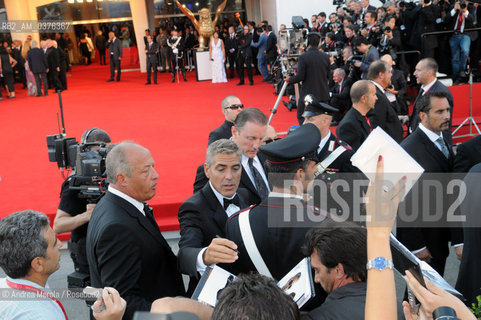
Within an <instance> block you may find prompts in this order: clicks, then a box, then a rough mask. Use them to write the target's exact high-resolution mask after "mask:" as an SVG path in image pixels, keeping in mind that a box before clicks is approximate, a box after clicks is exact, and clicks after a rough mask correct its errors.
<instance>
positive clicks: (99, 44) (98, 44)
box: [94, 30, 107, 65]
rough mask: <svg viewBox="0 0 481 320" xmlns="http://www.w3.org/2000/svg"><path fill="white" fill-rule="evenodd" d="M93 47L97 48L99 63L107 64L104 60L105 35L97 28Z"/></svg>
mask: <svg viewBox="0 0 481 320" xmlns="http://www.w3.org/2000/svg"><path fill="white" fill-rule="evenodd" d="M94 42H95V48H97V50H98V51H99V61H100V65H105V64H107V63H106V62H105V49H106V46H105V43H106V41H105V37H104V35H103V34H102V30H99V31H97V35H96V36H95V40H94Z"/></svg>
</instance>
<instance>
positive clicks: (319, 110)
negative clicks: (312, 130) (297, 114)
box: [302, 94, 339, 118]
mask: <svg viewBox="0 0 481 320" xmlns="http://www.w3.org/2000/svg"><path fill="white" fill-rule="evenodd" d="M304 106H305V109H304V113H303V114H302V116H303V117H304V118H305V117H312V116H317V115H320V114H328V115H333V114H334V113H336V112H339V109H337V108H334V107H331V106H330V105H328V104H327V103H323V102H319V100H317V98H316V97H315V96H314V95H312V94H308V95H306V96H305V97H304Z"/></svg>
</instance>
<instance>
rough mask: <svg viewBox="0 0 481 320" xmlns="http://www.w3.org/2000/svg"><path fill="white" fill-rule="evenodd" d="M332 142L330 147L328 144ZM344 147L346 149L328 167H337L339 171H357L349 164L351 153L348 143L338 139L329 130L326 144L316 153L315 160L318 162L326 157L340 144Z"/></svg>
mask: <svg viewBox="0 0 481 320" xmlns="http://www.w3.org/2000/svg"><path fill="white" fill-rule="evenodd" d="M331 144H332V148H331V147H330V145H331ZM341 144H342V145H343V146H345V147H346V151H344V152H343V153H342V154H341V155H340V156H339V157H337V159H336V160H334V162H332V163H331V164H330V165H329V168H330V169H337V170H339V172H358V171H359V170H357V169H356V168H355V167H354V166H353V165H352V164H351V157H352V155H353V152H352V149H351V147H350V146H349V145H347V144H345V143H343V142H341V141H339V140H338V139H337V138H336V136H335V135H334V134H333V133H332V132H331V135H330V136H329V140H327V142H326V144H325V145H324V147H322V149H321V150H320V151H319V152H318V153H317V160H318V161H319V162H321V161H323V160H324V159H326V158H327V157H328V156H329V155H330V154H331V153H332V152H333V151H334V150H336V149H337V148H338V147H340V146H341Z"/></svg>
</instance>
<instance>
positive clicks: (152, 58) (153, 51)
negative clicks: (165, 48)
mask: <svg viewBox="0 0 481 320" xmlns="http://www.w3.org/2000/svg"><path fill="white" fill-rule="evenodd" d="M145 50H147V53H146V56H147V61H149V62H150V63H151V64H153V65H156V64H157V54H158V53H159V44H158V43H156V42H152V46H151V47H150V49H149V44H148V43H147V45H146V46H145Z"/></svg>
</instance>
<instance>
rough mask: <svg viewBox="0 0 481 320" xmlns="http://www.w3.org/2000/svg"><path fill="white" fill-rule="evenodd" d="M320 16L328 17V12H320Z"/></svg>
mask: <svg viewBox="0 0 481 320" xmlns="http://www.w3.org/2000/svg"><path fill="white" fill-rule="evenodd" d="M318 16H321V17H324V18H325V17H326V13H325V12H319V14H318Z"/></svg>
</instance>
